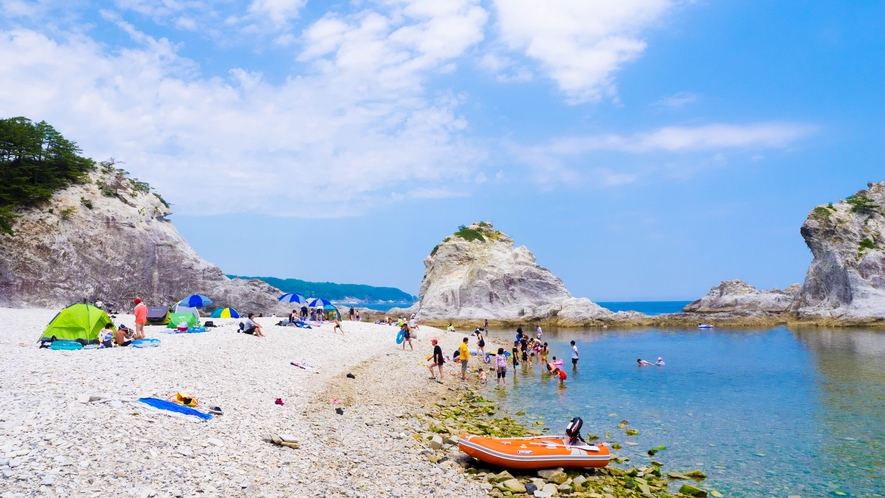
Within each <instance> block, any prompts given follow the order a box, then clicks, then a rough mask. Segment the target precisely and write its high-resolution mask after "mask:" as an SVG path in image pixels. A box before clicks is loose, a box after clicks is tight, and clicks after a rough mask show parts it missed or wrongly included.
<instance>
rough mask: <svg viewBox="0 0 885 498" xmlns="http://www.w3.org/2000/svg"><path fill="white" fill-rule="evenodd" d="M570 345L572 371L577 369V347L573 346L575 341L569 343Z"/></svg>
mask: <svg viewBox="0 0 885 498" xmlns="http://www.w3.org/2000/svg"><path fill="white" fill-rule="evenodd" d="M569 344H571V345H572V369H574V370H577V369H578V346H575V341H572V342H570V343H569Z"/></svg>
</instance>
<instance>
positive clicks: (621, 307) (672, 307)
mask: <svg viewBox="0 0 885 498" xmlns="http://www.w3.org/2000/svg"><path fill="white" fill-rule="evenodd" d="M596 304H598V305H600V306H602V307H603V308H607V309H609V310H611V311H614V312H618V311H638V312H640V313H645V314H646V315H663V314H664V313H679V312H680V311H682V308H684V307H685V306H686V305H688V304H691V301H624V302H598V303H596Z"/></svg>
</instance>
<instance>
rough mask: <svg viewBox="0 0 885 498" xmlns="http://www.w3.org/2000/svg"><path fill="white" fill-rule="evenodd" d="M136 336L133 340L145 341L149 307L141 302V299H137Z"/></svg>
mask: <svg viewBox="0 0 885 498" xmlns="http://www.w3.org/2000/svg"><path fill="white" fill-rule="evenodd" d="M134 303H135V311H133V313H134V314H135V335H134V336H133V339H144V324H145V323H147V313H148V308H147V305H146V304H144V303H143V302H142V301H141V298H140V297H136V298H135V301H134Z"/></svg>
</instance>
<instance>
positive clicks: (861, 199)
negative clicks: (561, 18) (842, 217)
mask: <svg viewBox="0 0 885 498" xmlns="http://www.w3.org/2000/svg"><path fill="white" fill-rule="evenodd" d="M845 202H847V203H848V204H851V211H853V212H855V213H866V214H873V213H880V214H881V212H880V211H879V207H880V206H879V205H878V204H876V202H875V201H873V199H870V198H869V197H868V196H866V195H864V194H861V193H858V194H854V195H852V196H851V197H849V198H847V199H845Z"/></svg>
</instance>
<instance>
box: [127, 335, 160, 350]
mask: <svg viewBox="0 0 885 498" xmlns="http://www.w3.org/2000/svg"><path fill="white" fill-rule="evenodd" d="M159 345H160V340H159V339H154V338H153V337H147V338H145V339H136V340H134V341H132V344H130V346H132V347H133V348H155V347H157V346H159Z"/></svg>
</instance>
